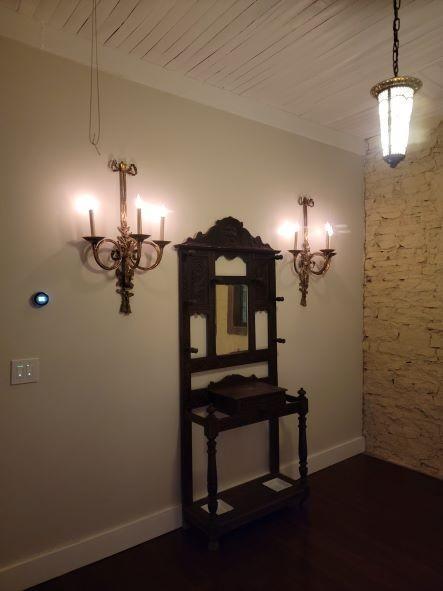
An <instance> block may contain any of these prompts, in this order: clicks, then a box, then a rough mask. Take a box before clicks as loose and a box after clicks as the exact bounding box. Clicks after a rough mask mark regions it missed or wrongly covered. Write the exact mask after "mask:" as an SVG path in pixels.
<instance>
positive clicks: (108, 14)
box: [0, 0, 443, 145]
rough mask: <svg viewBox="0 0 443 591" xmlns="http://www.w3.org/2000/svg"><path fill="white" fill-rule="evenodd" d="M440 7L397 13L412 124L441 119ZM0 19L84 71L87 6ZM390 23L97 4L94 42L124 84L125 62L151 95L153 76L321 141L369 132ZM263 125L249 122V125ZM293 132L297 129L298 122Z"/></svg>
mask: <svg viewBox="0 0 443 591" xmlns="http://www.w3.org/2000/svg"><path fill="white" fill-rule="evenodd" d="M442 2H443V0H403V2H402V7H401V10H400V18H401V29H400V72H405V73H407V74H410V75H415V76H417V77H419V78H422V79H423V82H424V87H423V89H422V90H421V92H420V93H419V94H418V95H417V100H416V108H415V109H414V121H415V122H416V124H419V122H420V121H424V120H428V119H429V118H430V117H441V116H442V114H443V101H442V92H443V91H442V84H443V83H442V53H443V51H442V39H443V10H442V7H443V4H442ZM3 9H5V12H8V11H11V12H14V13H15V14H16V16H15V17H14V18H17V19H19V20H20V19H23V21H20V22H23V23H25V19H27V22H28V24H29V22H33V23H35V25H36V26H37V24H38V25H39V26H40V23H44V24H45V25H47V28H46V31H47V34H49V30H50V29H51V30H54V31H59V32H61V33H62V39H63V38H64V36H66V44H67V46H69V51H67V54H68V55H69V56H70V57H73V58H74V59H75V55H74V54H73V49H72V47H73V46H74V45H75V43H74V42H78V48H79V50H78V51H79V54H80V53H81V52H83V58H82V60H81V61H83V62H84V61H85V58H84V55H85V39H90V36H91V9H92V0H0V10H3ZM11 12H9V14H11ZM392 18H393V17H392V2H391V0H98V4H97V21H98V40H99V44H100V46H102V47H103V49H102V51H103V52H106V51H109V52H114V53H113V54H112V55H113V56H114V57H115V58H117V59H116V60H113V61H117V62H118V63H119V64H121V66H120V65H119V66H116V68H117V71H118V73H121V74H122V75H123V76H124V75H125V74H126V72H127V71H128V70H131V64H133V65H134V68H133V69H134V72H137V77H136V79H138V80H140V76H141V74H140V73H142V72H143V71H146V75H145V77H144V83H146V84H148V85H149V83H150V82H149V80H150V79H152V80H153V82H152V84H153V85H154V86H155V84H156V82H157V83H158V80H159V79H160V74H161V76H163V78H162V80H164V81H166V82H163V83H162V84H163V86H162V85H160V87H162V88H164V87H166V89H167V90H168V92H175V90H174V88H177V91H176V93H177V94H179V95H181V96H189V97H194V100H199V98H198V95H196V94H195V93H196V92H200V90H198V91H197V90H196V89H197V88H198V89H201V93H202V96H204V97H205V99H204V100H202V102H205V101H207V102H206V103H205V104H214V106H217V107H218V108H223V105H225V104H226V105H227V109H228V110H230V109H229V107H228V105H230V104H234V103H235V101H240V100H241V101H242V102H241V105H242V106H241V108H240V112H245V106H246V105H250V110H251V112H254V113H263V112H264V111H263V109H271V110H272V109H273V111H272V113H277V115H276V116H275V117H274V115H272V116H271V119H272V118H273V117H274V120H276V121H278V120H279V117H280V118H284V117H289V118H290V117H292V118H293V119H292V120H293V121H297V122H306V123H308V122H309V123H310V124H312V125H318V126H320V128H321V129H323V130H325V133H326V136H327V137H329V136H328V133H329V132H331V133H332V132H333V133H336V134H337V133H339V134H343V137H345V136H346V137H348V138H350V139H352V138H353V137H354V136H355V137H357V138H365V137H370V136H373V135H375V134H377V133H378V116H377V107H376V102H375V101H374V99H372V97H370V95H369V89H370V87H371V85H372V84H374V83H375V82H377V81H379V80H381V79H383V78H384V77H388V76H390V75H391V47H392ZM30 19H32V21H30ZM27 26H28V25H26V26H25V24H24V27H23V28H24V30H25V29H26V27H27ZM16 28H19V27H18V25H17V27H16ZM3 31H4V34H8V31H7V30H6V28H3ZM23 35H24V36H25V33H23ZM16 36H18V33H17V34H16ZM49 45H50V44H48V46H49ZM76 47H77V46H76ZM119 56H120V57H119ZM79 59H80V58H79ZM118 68H120V69H118ZM113 71H115V69H114V70H113ZM150 76H151V78H150ZM129 77H130V76H129ZM142 77H143V76H142ZM168 79H169V83H168V82H167V80H168ZM191 87H192V88H193V89H195V90H194V91H193V92H194V94H193V92H190V89H191ZM179 89H182V90H179ZM226 97H230V98H226ZM236 104H240V103H236ZM232 112H239V111H238V110H236V109H234V110H233V111H232ZM247 112H249V111H247ZM266 112H268V111H266ZM246 116H247V115H246ZM263 116H265V115H260V116H258V115H257V117H258V120H263V118H262V117H263ZM265 117H267V115H266V116H265ZM252 118H254V117H253V116H252ZM289 120H290V119H288V121H289ZM285 121H286V119H285ZM291 125H292V124H291ZM291 125H290V127H291ZM294 125H295V127H296V128H299V127H300V128H301V129H304V127H303V126H304V125H305V123H302V124H300V123H297V124H295V123H294ZM277 126H278V124H277ZM291 129H292V128H291ZM320 135H321V134H320ZM331 137H332V136H331ZM337 137H338V136H337ZM340 137H342V136H340ZM337 141H338V142H339V143H340V142H341V141H342V140H341V139H339V140H337ZM343 141H344V140H343ZM337 145H338V144H337Z"/></svg>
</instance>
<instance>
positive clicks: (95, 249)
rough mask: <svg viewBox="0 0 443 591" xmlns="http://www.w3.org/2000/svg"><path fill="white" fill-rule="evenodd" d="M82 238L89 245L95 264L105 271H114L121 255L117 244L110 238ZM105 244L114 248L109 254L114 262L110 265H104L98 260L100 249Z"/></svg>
mask: <svg viewBox="0 0 443 591" xmlns="http://www.w3.org/2000/svg"><path fill="white" fill-rule="evenodd" d="M83 238H84V239H85V240H87V241H88V242H89V243H90V244H91V246H92V254H93V255H94V259H95V262H96V263H97V265H98V266H99V267H101V268H102V269H104V270H105V271H114V269H116V268H117V267H118V266H119V264H120V261H121V257H122V255H121V250H120V246H119V244H118V242H116V241H115V240H111V238H104V237H103V236H84V237H83ZM105 243H110V244H112V245H113V246H114V247H115V248H114V250H113V251H112V254H111V256H112V259H113V261H114V263H113V264H112V265H106V263H104V262H103V261H102V260H101V259H100V249H101V247H102V246H103V244H105ZM114 253H115V254H114Z"/></svg>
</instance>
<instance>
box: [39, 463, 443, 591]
mask: <svg viewBox="0 0 443 591" xmlns="http://www.w3.org/2000/svg"><path fill="white" fill-rule="evenodd" d="M311 489H312V494H311V499H310V501H309V504H308V507H307V509H306V510H305V511H303V512H302V513H300V512H298V511H296V510H289V509H288V510H284V511H282V512H280V513H278V514H274V515H272V516H270V517H267V518H265V519H263V520H261V521H259V522H256V523H254V524H252V525H249V526H247V527H244V528H242V529H241V530H238V531H237V532H235V533H233V534H230V535H229V536H227V537H226V538H224V541H223V542H222V545H221V548H220V550H219V551H218V552H208V551H207V550H206V546H205V544H204V543H203V541H202V540H201V539H200V538H199V537H198V536H196V535H195V534H192V533H191V532H183V531H182V530H177V531H175V532H172V533H170V534H167V535H164V536H162V537H160V538H157V539H155V540H151V541H150V542H146V543H145V544H141V545H140V546H137V547H135V548H132V549H130V550H127V551H125V552H121V553H120V554H117V555H115V556H112V557H110V558H107V559H105V560H101V561H100V562H96V563H95V564H91V565H89V566H86V567H84V568H81V569H79V570H77V571H73V572H71V573H69V574H67V575H64V576H63V577H59V578H57V579H53V580H52V581H49V582H47V583H44V584H41V585H38V586H37V587H33V591H90V590H91V591H132V590H139V589H140V590H141V589H143V590H152V591H157V590H158V591H168V590H170V589H171V590H175V589H177V590H178V591H262V590H263V591H265V590H266V591H275V590H278V591H280V590H283V589H285V588H287V589H289V590H290V591H294V590H300V591H323V590H324V591H348V590H349V591H366V590H368V591H408V590H411V591H412V590H413V591H442V590H443V571H442V564H443V551H442V550H443V548H442V527H441V526H442V502H441V500H442V499H441V490H442V489H441V482H440V481H438V480H436V479H433V478H429V477H427V476H424V475H421V474H418V473H416V472H413V471H411V470H406V469H404V468H400V467H399V466H394V465H393V464H388V463H386V462H382V461H380V460H376V459H374V458H370V457H368V456H364V455H361V456H356V457H354V458H351V459H350V460H346V461H344V462H341V463H340V464H336V465H335V466H332V467H331V468H327V469H326V470H322V471H321V472H317V473H316V474H313V475H312V477H311Z"/></svg>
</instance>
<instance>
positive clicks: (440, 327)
mask: <svg viewBox="0 0 443 591" xmlns="http://www.w3.org/2000/svg"><path fill="white" fill-rule="evenodd" d="M442 144H443V122H441V123H440V124H439V125H438V126H437V127H436V128H435V129H433V130H432V132H430V133H429V134H427V139H426V141H425V143H422V144H420V146H419V147H418V148H417V147H414V146H411V147H410V149H409V150H408V154H407V157H406V159H405V160H404V161H403V162H401V163H400V164H399V165H398V166H397V167H396V168H394V169H391V168H389V166H388V165H387V164H386V163H385V162H384V161H383V159H382V156H381V151H380V147H379V145H380V141H379V138H373V139H370V140H368V150H367V155H366V162H365V211H366V240H365V250H366V256H365V285H364V343H363V349H364V433H365V436H366V445H367V451H368V453H369V454H372V455H374V456H377V457H380V458H383V459H385V460H389V461H392V462H395V463H398V464H401V465H404V466H407V467H410V468H413V469H415V470H419V471H421V472H425V473H427V474H430V475H433V476H439V477H442V475H443V465H442V460H443V449H442V440H443V437H442V435H443V433H442V431H443V429H442V418H443V417H442V383H443V360H442V345H443V305H442V302H443V293H442V278H443V235H442V217H443V177H442Z"/></svg>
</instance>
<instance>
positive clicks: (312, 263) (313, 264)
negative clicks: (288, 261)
mask: <svg viewBox="0 0 443 591" xmlns="http://www.w3.org/2000/svg"><path fill="white" fill-rule="evenodd" d="M298 203H299V205H301V206H302V207H303V243H302V248H301V249H299V248H298V227H297V229H296V231H295V233H294V250H290V251H289V252H290V253H291V254H292V256H293V258H294V260H293V264H294V269H295V272H296V273H297V275H298V276H299V278H300V287H299V291H301V300H300V305H301V306H306V296H307V293H308V287H309V275H310V274H311V273H312V274H313V275H324V274H325V273H326V271H327V270H328V269H329V267H330V266H331V259H332V257H333V256H335V254H336V253H335V251H334V249H333V248H331V236H332V235H333V233H334V232H333V229H332V226H331V224H330V223H329V222H327V223H326V224H325V233H326V248H322V249H320V250H319V251H316V252H311V250H310V247H309V241H308V207H314V200H313V199H312V197H308V196H307V195H300V197H299V198H298Z"/></svg>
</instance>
